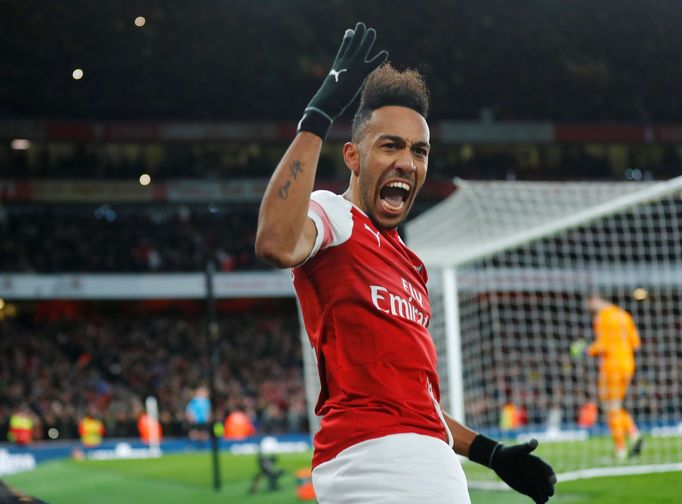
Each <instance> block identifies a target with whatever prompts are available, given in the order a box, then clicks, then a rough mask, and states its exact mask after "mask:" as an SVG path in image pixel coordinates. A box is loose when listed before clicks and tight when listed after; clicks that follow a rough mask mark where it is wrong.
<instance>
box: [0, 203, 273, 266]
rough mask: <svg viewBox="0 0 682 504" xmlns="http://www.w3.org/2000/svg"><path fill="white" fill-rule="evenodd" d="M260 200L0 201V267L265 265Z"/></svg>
mask: <svg viewBox="0 0 682 504" xmlns="http://www.w3.org/2000/svg"><path fill="white" fill-rule="evenodd" d="M256 219H257V206H255V205H237V204H230V205H220V206H219V205H204V206H201V207H199V206H193V207H190V206H186V205H175V206H170V205H167V206H144V205H119V206H115V207H112V206H110V205H101V206H97V207H95V206H92V205H62V206H59V205H10V206H7V207H4V208H3V207H0V233H1V234H2V236H3V239H2V240H1V241H0V271H5V272H39V273H59V272H109V273H112V272H119V273H120V272H155V271H166V272H169V271H170V272H179V271H202V270H204V269H205V265H206V260H207V259H209V258H210V259H212V260H213V261H214V262H215V263H216V264H217V265H218V266H217V267H218V270H220V271H232V270H249V269H257V268H260V269H263V268H265V265H263V264H262V263H260V262H258V260H257V259H256V257H255V255H254V254H253V240H254V235H255V232H256Z"/></svg>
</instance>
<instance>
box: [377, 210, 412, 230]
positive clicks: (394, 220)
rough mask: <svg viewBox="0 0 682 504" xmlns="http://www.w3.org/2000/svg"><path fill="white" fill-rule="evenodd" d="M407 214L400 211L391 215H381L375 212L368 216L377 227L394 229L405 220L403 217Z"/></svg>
mask: <svg viewBox="0 0 682 504" xmlns="http://www.w3.org/2000/svg"><path fill="white" fill-rule="evenodd" d="M406 216H407V214H406V213H401V214H400V215H393V216H383V215H381V214H379V213H377V212H375V213H373V214H372V215H370V216H369V218H370V219H371V220H372V222H373V223H374V226H375V227H376V228H377V229H386V230H390V229H395V228H397V227H398V226H400V225H401V224H402V223H403V222H405V217H406Z"/></svg>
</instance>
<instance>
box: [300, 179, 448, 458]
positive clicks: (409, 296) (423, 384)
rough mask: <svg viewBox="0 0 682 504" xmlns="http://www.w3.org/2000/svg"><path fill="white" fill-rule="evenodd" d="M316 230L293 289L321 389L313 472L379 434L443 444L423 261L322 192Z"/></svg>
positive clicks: (312, 213) (314, 215)
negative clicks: (417, 437)
mask: <svg viewBox="0 0 682 504" xmlns="http://www.w3.org/2000/svg"><path fill="white" fill-rule="evenodd" d="M308 216H309V217H310V218H311V219H312V220H313V221H314V222H315V225H316V227H317V239H316V241H315V245H314V247H313V251H312V252H311V254H310V257H309V258H308V259H307V260H306V262H305V263H303V264H302V265H300V266H298V267H296V268H294V270H293V277H294V287H295V289H296V293H297V295H298V299H299V301H300V304H301V309H302V313H303V320H304V323H305V327H306V331H307V333H308V336H309V338H310V343H311V345H312V347H313V349H314V351H315V355H316V357H317V366H318V370H319V374H320V381H321V385H322V390H321V392H320V397H319V400H318V403H317V405H316V407H315V412H316V413H317V414H318V415H321V416H322V420H321V428H320V431H319V432H318V433H317V434H316V435H315V443H314V444H315V453H314V455H313V467H316V466H317V465H319V464H321V463H322V462H325V461H327V460H329V459H331V458H333V457H334V456H336V455H337V454H338V453H339V452H340V451H341V450H343V449H345V448H347V447H349V446H351V445H354V444H356V443H359V442H361V441H365V440H367V439H372V438H376V437H380V436H385V435H388V434H396V433H405V432H412V433H418V434H426V435H430V436H433V437H437V438H439V439H443V440H445V441H448V442H449V443H450V444H452V442H451V439H449V437H450V436H449V432H447V430H446V427H445V425H444V420H443V418H442V413H441V411H440V406H439V405H438V404H439V401H440V389H439V381H438V374H437V371H436V348H435V346H434V344H433V340H432V339H431V335H430V334H429V332H428V330H427V327H428V324H429V320H430V318H431V309H430V306H429V297H428V292H427V289H426V281H427V274H426V269H425V268H424V264H423V263H422V262H421V261H420V260H419V258H418V257H417V256H416V255H415V254H414V253H413V252H412V251H410V250H409V249H408V248H407V246H406V245H405V244H404V243H403V242H402V240H401V239H400V237H399V235H398V233H397V231H396V230H385V229H381V230H379V229H377V228H376V227H375V226H374V223H373V222H372V221H371V219H369V217H367V215H365V214H364V213H363V212H362V211H361V210H359V209H358V208H356V207H355V206H353V205H352V204H351V203H350V202H349V201H347V200H346V199H344V198H343V197H341V196H339V195H336V194H333V193H330V192H328V191H316V192H314V193H313V194H312V196H311V203H310V210H309V212H308Z"/></svg>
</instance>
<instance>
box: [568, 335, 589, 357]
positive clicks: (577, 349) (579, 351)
mask: <svg viewBox="0 0 682 504" xmlns="http://www.w3.org/2000/svg"><path fill="white" fill-rule="evenodd" d="M586 353H587V343H586V342H585V340H584V339H582V338H580V339H579V340H576V341H574V342H573V343H571V358H572V359H574V360H582V359H583V357H585V354H586Z"/></svg>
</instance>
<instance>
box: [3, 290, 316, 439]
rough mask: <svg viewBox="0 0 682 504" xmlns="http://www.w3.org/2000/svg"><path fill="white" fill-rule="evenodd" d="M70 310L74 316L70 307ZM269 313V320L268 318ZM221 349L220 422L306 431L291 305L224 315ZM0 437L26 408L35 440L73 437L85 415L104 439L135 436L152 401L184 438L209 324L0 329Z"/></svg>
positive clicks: (180, 321) (200, 381) (141, 320)
mask: <svg viewBox="0 0 682 504" xmlns="http://www.w3.org/2000/svg"><path fill="white" fill-rule="evenodd" d="M66 311H68V310H66ZM264 315H266V316H264ZM218 322H219V325H220V337H219V340H218V343H217V345H216V351H217V353H218V357H219V364H218V366H217V368H216V384H215V386H216V402H215V406H216V411H217V418H216V420H217V421H220V422H222V421H223V420H224V419H225V418H226V416H227V415H229V414H230V413H231V412H235V411H240V412H242V413H245V414H246V415H247V416H248V417H249V419H250V420H251V422H252V423H253V425H254V426H255V427H256V431H257V432H258V433H273V434H276V433H284V432H304V431H307V414H306V405H305V393H304V387H303V378H302V362H301V344H300V338H299V335H298V320H297V316H296V310H295V306H294V305H293V303H292V302H289V303H287V304H285V305H276V304H274V303H273V304H272V305H269V307H268V308H261V309H259V310H245V311H243V312H239V313H225V314H223V315H221V316H220V317H219V319H218ZM0 329H1V331H2V334H3V336H2V338H0V354H1V355H3V365H2V366H1V367H0V426H1V427H0V430H1V431H2V432H0V435H1V436H2V438H3V440H6V439H7V436H6V434H7V429H8V422H9V418H10V416H11V415H12V413H14V412H15V411H17V409H18V408H20V407H21V406H22V405H24V406H25V407H28V409H29V411H30V412H32V414H33V415H35V419H36V427H35V429H34V430H35V431H36V433H37V435H38V436H37V437H38V438H41V437H42V438H46V437H47V435H48V432H49V430H50V429H51V428H52V429H56V430H57V431H58V432H59V438H67V439H68V438H77V437H78V422H79V420H80V419H81V418H82V417H83V416H84V415H86V414H88V413H90V414H92V415H93V416H96V417H97V418H99V419H101V420H102V421H103V423H104V427H105V432H106V436H107V437H121V436H126V437H130V436H137V435H138V427H137V421H138V418H139V416H140V414H141V413H142V412H143V408H144V402H145V398H146V397H147V396H155V397H156V398H157V399H158V404H159V418H160V421H161V425H162V429H163V435H164V436H184V435H186V434H187V433H188V431H189V429H190V425H189V423H188V418H187V415H186V414H185V411H186V407H187V404H188V402H189V401H190V400H191V398H192V396H193V394H194V393H195V390H196V389H197V388H198V387H200V386H202V385H206V384H207V383H208V376H207V370H208V369H209V361H208V358H209V357H208V354H207V345H206V336H205V320H203V319H202V318H201V317H196V316H187V314H180V313H177V311H176V313H175V314H170V313H157V314H152V313H142V312H135V313H124V312H120V313H116V312H114V313H104V312H99V313H98V312H93V313H87V314H78V315H76V314H71V315H70V316H69V317H66V318H65V317H61V316H59V317H58V316H56V315H55V312H54V311H53V312H52V314H51V315H48V316H40V315H30V316H28V315H24V316H21V315H20V316H18V317H17V318H15V319H12V320H5V321H3V322H0Z"/></svg>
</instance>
